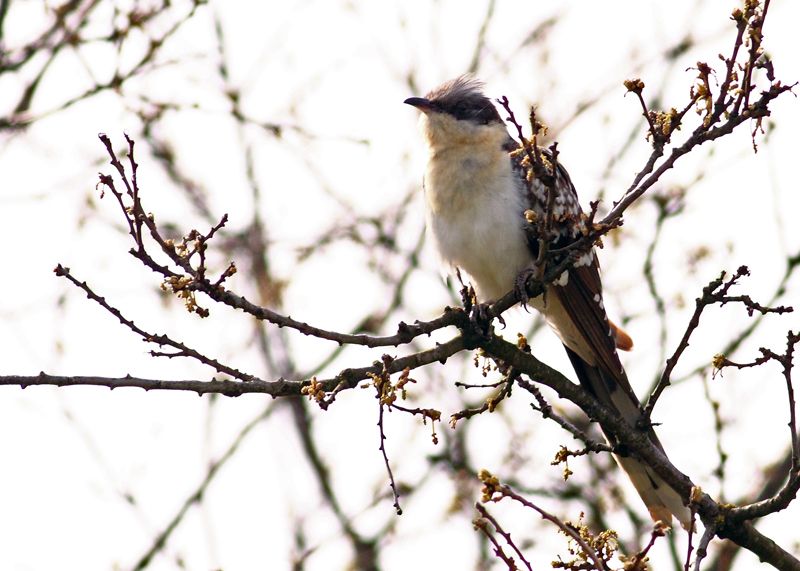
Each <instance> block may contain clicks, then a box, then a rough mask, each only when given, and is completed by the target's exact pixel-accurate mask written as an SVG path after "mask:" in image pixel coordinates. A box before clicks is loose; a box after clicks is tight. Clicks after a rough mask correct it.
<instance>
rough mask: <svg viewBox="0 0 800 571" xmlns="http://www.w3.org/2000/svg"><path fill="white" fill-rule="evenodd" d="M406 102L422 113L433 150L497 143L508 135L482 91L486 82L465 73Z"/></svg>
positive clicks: (423, 129) (427, 136)
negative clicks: (422, 95)
mask: <svg viewBox="0 0 800 571" xmlns="http://www.w3.org/2000/svg"><path fill="white" fill-rule="evenodd" d="M405 103H407V104H408V105H411V106H412V107H416V108H417V109H418V110H419V111H421V112H422V115H421V117H420V126H421V129H422V132H423V134H424V136H425V139H426V141H427V143H428V145H429V146H430V147H431V148H432V149H438V148H444V147H449V146H455V145H475V144H477V145H482V144H487V143H488V144H494V143H495V141H497V148H498V149H499V148H500V146H501V145H502V144H503V142H505V141H506V140H507V138H508V132H507V131H506V128H505V125H504V123H503V120H502V119H501V118H500V114H499V113H498V112H497V109H496V108H495V106H494V105H493V104H492V101H491V100H490V99H489V98H488V97H486V95H484V93H483V83H482V82H480V81H478V80H477V79H475V78H473V77H472V76H470V75H462V76H459V77H457V78H455V79H451V80H450V81H448V82H446V83H443V84H442V85H440V86H439V87H437V88H436V89H434V90H433V91H430V92H429V93H428V94H427V95H426V96H425V97H409V98H408V99H406V100H405Z"/></svg>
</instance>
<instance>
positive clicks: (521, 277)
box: [514, 268, 537, 311]
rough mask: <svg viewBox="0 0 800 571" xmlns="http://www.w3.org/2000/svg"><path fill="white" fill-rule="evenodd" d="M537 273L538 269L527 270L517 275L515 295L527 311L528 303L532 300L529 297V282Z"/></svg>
mask: <svg viewBox="0 0 800 571" xmlns="http://www.w3.org/2000/svg"><path fill="white" fill-rule="evenodd" d="M536 273H537V272H536V268H525V269H524V270H522V271H521V272H520V273H519V274H517V277H516V279H515V280H514V293H515V294H516V296H517V299H518V300H519V302H520V304H521V305H522V307H524V308H525V310H526V311H527V310H528V302H529V301H530V299H531V298H530V296H529V295H528V280H529V279H530V278H532V277H534V276H535V275H536Z"/></svg>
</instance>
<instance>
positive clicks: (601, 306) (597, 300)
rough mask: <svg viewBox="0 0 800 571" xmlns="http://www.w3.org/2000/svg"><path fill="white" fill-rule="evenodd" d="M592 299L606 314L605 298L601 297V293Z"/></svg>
mask: <svg viewBox="0 0 800 571" xmlns="http://www.w3.org/2000/svg"><path fill="white" fill-rule="evenodd" d="M592 299H593V300H594V302H595V303H596V304H597V305H598V306H599V307H600V309H602V310H603V312H605V310H606V308H605V306H604V305H603V298H602V297H601V296H600V294H599V293H596V294H594V297H593V298H592Z"/></svg>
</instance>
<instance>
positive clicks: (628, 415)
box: [564, 345, 691, 529]
mask: <svg viewBox="0 0 800 571" xmlns="http://www.w3.org/2000/svg"><path fill="white" fill-rule="evenodd" d="M564 348H565V349H566V350H567V355H568V356H569V360H570V361H571V362H572V366H573V368H574V369H575V373H576V374H577V376H578V380H579V381H580V383H581V386H583V387H584V388H586V389H587V390H589V391H590V392H591V393H592V394H593V395H594V397H595V398H596V399H597V400H598V401H599V402H600V403H602V404H604V405H605V406H607V407H609V408H612V409H614V410H616V411H618V412H619V413H620V415H622V417H623V418H624V419H625V420H626V421H627V422H628V423H629V424H630V425H631V426H636V422H637V420H638V419H639V417H640V411H639V402H638V401H637V400H635V399H636V397H635V396H633V395H632V394H630V393H629V392H628V391H625V390H622V388H621V387H620V386H619V382H618V381H617V380H616V379H614V378H611V377H610V376H609V375H607V374H606V373H605V372H604V371H603V370H602V369H600V368H599V367H594V366H591V365H589V364H587V363H586V362H585V361H584V360H583V359H581V358H580V357H579V356H578V355H577V354H576V353H575V352H573V351H572V350H570V349H569V347H567V346H566V345H565V346H564ZM601 428H603V427H602V424H601ZM603 432H604V433H605V435H606V440H608V442H609V443H610V444H611V445H612V446H613V445H614V444H616V442H615V441H614V439H613V438H612V437H611V436H609V432H607V431H606V430H605V429H603ZM647 436H648V437H649V438H650V441H651V442H652V443H653V444H655V445H656V446H657V447H658V448H659V449H660V450H661V451H662V452H664V447H663V446H662V445H661V442H659V440H658V437H657V436H656V433H655V432H654V431H653V429H652V428H650V429H649V430H648V433H647ZM614 459H615V460H616V461H617V464H619V466H620V467H621V468H622V469H623V470H624V471H625V473H626V474H627V475H628V478H630V480H631V482H632V483H633V486H634V487H635V488H636V491H637V492H638V493H639V496H641V498H642V501H644V504H645V506H647V510H648V511H649V512H650V516H651V517H652V518H653V520H654V521H658V520H662V521H664V522H665V523H670V522H671V521H672V516H675V517H676V518H677V520H678V521H679V522H680V524H681V525H682V526H683V527H684V528H685V529H689V527H690V526H691V514H690V512H689V509H688V508H687V507H686V506H684V505H683V500H681V497H680V495H679V494H678V493H677V492H676V491H675V490H673V489H672V488H671V487H670V486H669V485H667V483H666V482H664V480H662V479H661V477H660V476H658V474H656V473H655V472H654V471H653V470H652V469H651V468H650V467H649V466H647V465H646V464H644V463H642V462H641V461H640V460H638V459H636V458H633V457H631V456H620V455H617V454H615V455H614Z"/></svg>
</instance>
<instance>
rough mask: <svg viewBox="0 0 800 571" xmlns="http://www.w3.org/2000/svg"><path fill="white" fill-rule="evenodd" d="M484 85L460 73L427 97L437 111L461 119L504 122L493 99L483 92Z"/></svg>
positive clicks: (476, 121) (484, 123)
mask: <svg viewBox="0 0 800 571" xmlns="http://www.w3.org/2000/svg"><path fill="white" fill-rule="evenodd" d="M483 87H484V84H483V82H482V81H480V80H478V79H475V78H474V77H473V76H472V75H469V74H465V75H460V76H458V77H456V78H455V79H451V80H450V81H447V82H445V83H443V84H442V85H440V86H439V87H437V88H436V89H433V90H432V91H430V92H429V93H428V94H427V95H426V96H425V99H427V100H428V102H429V103H430V105H431V107H432V108H433V109H435V110H436V111H439V112H441V113H447V114H448V115H452V116H453V117H455V118H456V119H459V120H464V121H471V122H473V123H477V124H479V125H488V124H489V123H502V122H503V120H502V119H501V118H500V114H499V113H498V112H497V109H496V108H495V106H494V105H493V104H492V101H491V99H489V98H488V97H486V95H484V94H483Z"/></svg>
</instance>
